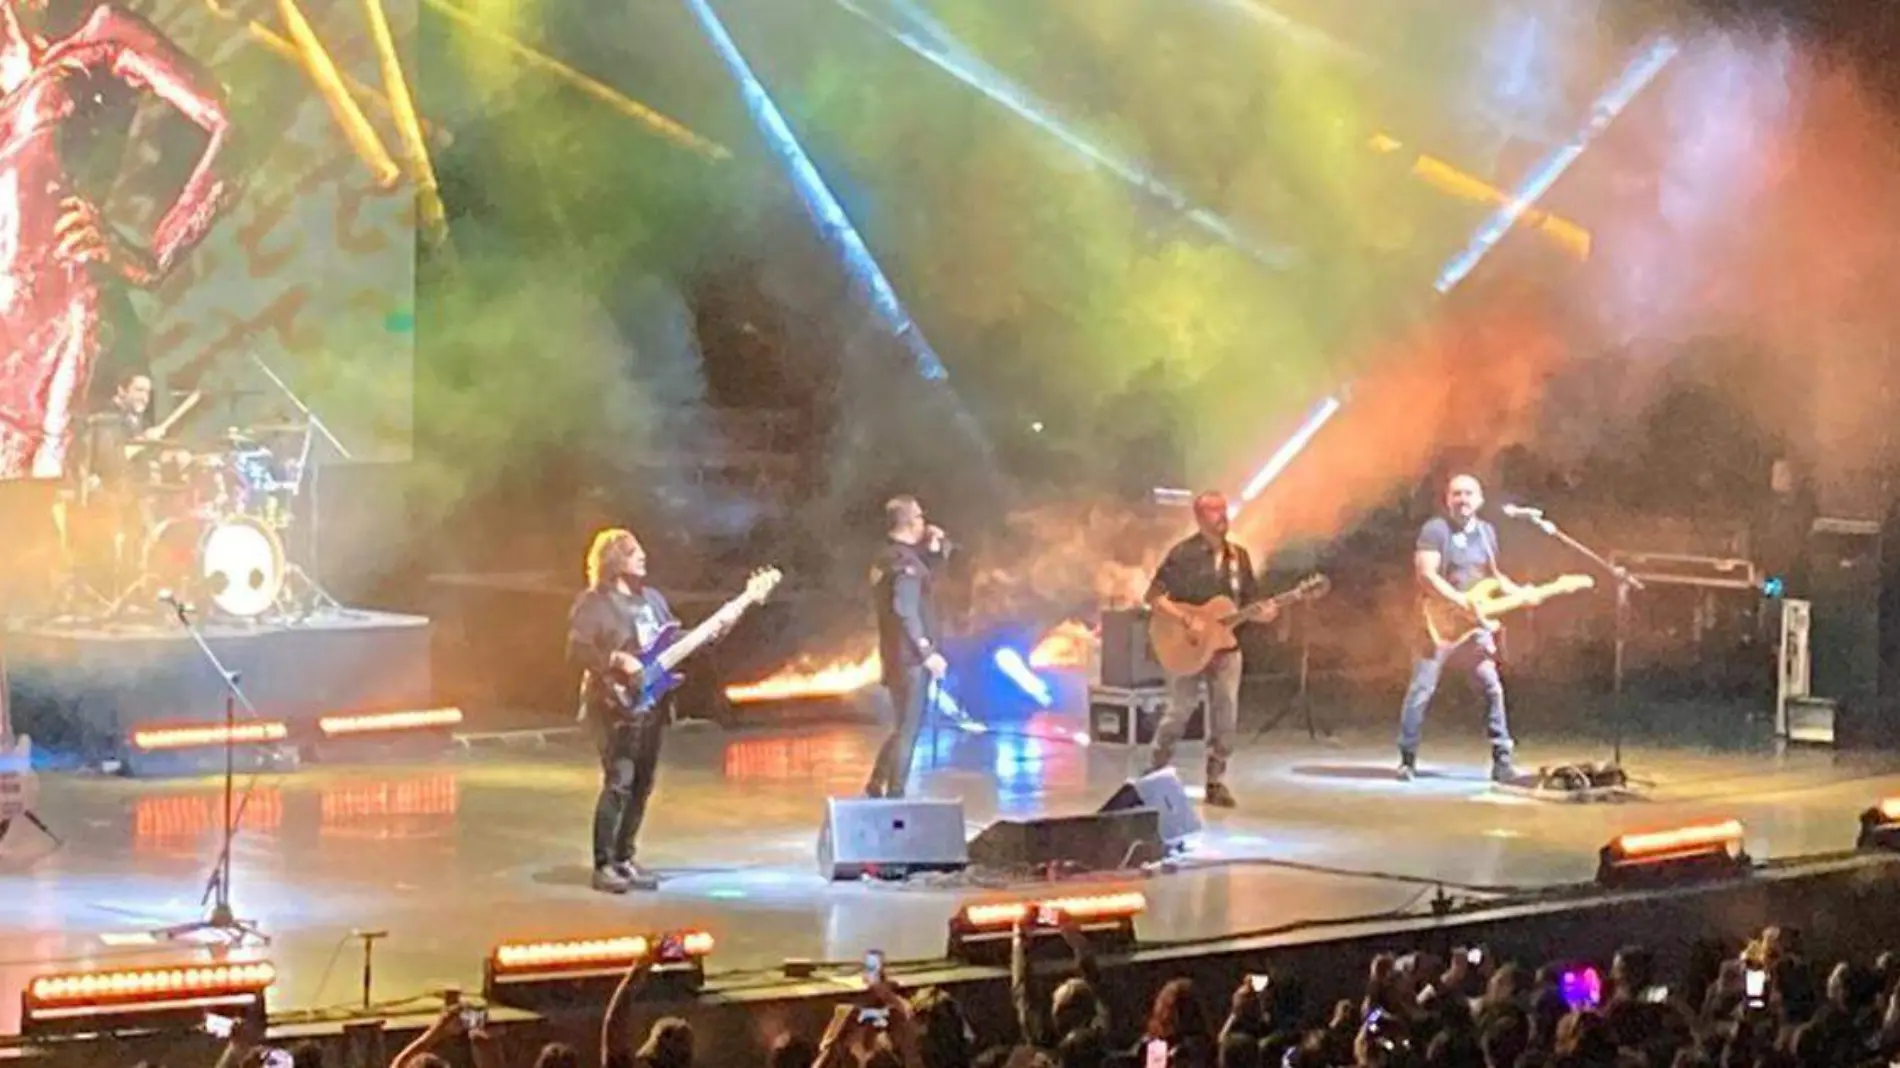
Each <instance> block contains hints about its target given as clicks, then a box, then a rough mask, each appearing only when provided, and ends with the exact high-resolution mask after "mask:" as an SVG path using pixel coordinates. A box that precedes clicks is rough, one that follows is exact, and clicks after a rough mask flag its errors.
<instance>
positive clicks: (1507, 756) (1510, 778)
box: [1491, 745, 1517, 783]
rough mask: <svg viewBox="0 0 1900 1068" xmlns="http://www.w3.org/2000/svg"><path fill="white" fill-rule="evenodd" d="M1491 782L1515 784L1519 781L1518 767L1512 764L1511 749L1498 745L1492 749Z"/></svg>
mask: <svg viewBox="0 0 1900 1068" xmlns="http://www.w3.org/2000/svg"><path fill="white" fill-rule="evenodd" d="M1491 781H1492V782H1501V783H1514V782H1516V781H1517V767H1516V766H1515V765H1513V764H1512V763H1511V747H1510V746H1508V745H1496V746H1492V747H1491Z"/></svg>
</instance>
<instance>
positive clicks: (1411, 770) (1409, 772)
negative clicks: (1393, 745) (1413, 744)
mask: <svg viewBox="0 0 1900 1068" xmlns="http://www.w3.org/2000/svg"><path fill="white" fill-rule="evenodd" d="M1416 778H1418V756H1417V754H1415V753H1405V752H1401V753H1400V754H1399V781H1400V782H1411V781H1412V780H1413V779H1416Z"/></svg>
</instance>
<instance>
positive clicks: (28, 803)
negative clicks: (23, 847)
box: [0, 654, 39, 838]
mask: <svg viewBox="0 0 1900 1068" xmlns="http://www.w3.org/2000/svg"><path fill="white" fill-rule="evenodd" d="M38 798H39V779H37V778H35V777H34V775H33V739H31V738H16V737H14V735H13V717H12V716H11V715H10V714H9V713H8V710H7V663H6V658H5V656H4V654H0V838H5V837H6V836H7V829H8V828H9V827H11V826H12V825H13V821H14V820H16V819H19V818H20V817H21V816H26V817H28V818H32V814H33V803H34V802H35V801H36V800H38Z"/></svg>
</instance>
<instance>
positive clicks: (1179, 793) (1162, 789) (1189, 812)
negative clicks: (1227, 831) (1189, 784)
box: [1102, 768, 1201, 848]
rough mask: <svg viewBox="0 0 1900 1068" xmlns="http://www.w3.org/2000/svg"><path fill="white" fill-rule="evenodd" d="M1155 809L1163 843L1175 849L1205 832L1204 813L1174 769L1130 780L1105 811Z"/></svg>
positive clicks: (1116, 793) (1103, 809)
mask: <svg viewBox="0 0 1900 1068" xmlns="http://www.w3.org/2000/svg"><path fill="white" fill-rule="evenodd" d="M1140 808H1151V809H1154V811H1155V813H1156V816H1157V817H1158V819H1159V820H1160V825H1161V841H1162V843H1163V844H1164V845H1167V846H1168V847H1170V848H1172V847H1174V846H1178V845H1180V844H1181V843H1182V842H1184V841H1186V840H1187V836H1188V835H1190V834H1197V833H1199V832H1200V829H1201V814H1200V813H1199V812H1197V811H1195V809H1194V802H1192V801H1190V800H1188V795H1187V788H1186V787H1184V786H1182V785H1181V777H1180V776H1179V775H1176V774H1175V773H1174V769H1173V768H1162V769H1161V770H1160V771H1151V772H1149V773H1148V774H1146V775H1143V776H1142V777H1141V778H1139V779H1130V780H1128V781H1127V782H1125V783H1123V784H1122V787H1121V789H1119V790H1117V791H1115V793H1114V795H1113V796H1111V797H1110V798H1109V799H1108V801H1107V802H1106V803H1104V804H1103V805H1102V811H1103V812H1126V811H1129V810H1130V809H1140Z"/></svg>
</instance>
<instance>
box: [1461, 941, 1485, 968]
mask: <svg viewBox="0 0 1900 1068" xmlns="http://www.w3.org/2000/svg"><path fill="white" fill-rule="evenodd" d="M1465 963H1466V964H1469V965H1471V966H1472V967H1473V968H1476V967H1477V966H1478V965H1480V964H1483V963H1484V949H1483V947H1481V946H1472V947H1471V948H1470V949H1467V950H1465Z"/></svg>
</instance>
